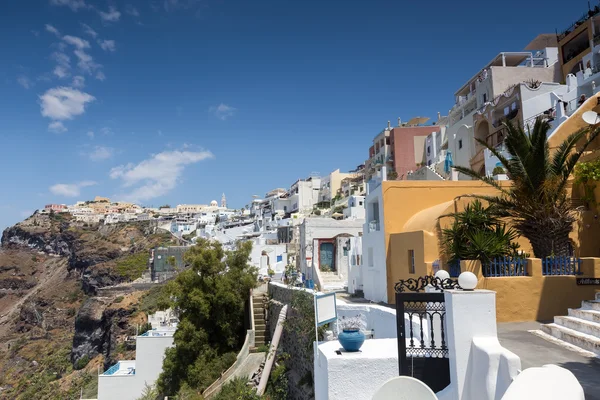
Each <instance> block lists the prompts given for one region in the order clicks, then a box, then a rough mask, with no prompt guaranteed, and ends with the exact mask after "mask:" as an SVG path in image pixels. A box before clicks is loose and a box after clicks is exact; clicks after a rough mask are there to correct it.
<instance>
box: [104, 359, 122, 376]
mask: <svg viewBox="0 0 600 400" xmlns="http://www.w3.org/2000/svg"><path fill="white" fill-rule="evenodd" d="M120 366H121V362H120V361H119V362H118V363H116V364H115V365H113V366H112V367H110V368H109V369H107V370H106V371H105V372H104V374H103V375H113V374H114V373H115V372H117V371H118V370H119V368H120Z"/></svg>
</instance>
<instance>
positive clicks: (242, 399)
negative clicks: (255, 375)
mask: <svg viewBox="0 0 600 400" xmlns="http://www.w3.org/2000/svg"><path fill="white" fill-rule="evenodd" d="M246 383H247V381H246V380H245V379H243V378H235V379H233V380H232V381H230V382H228V383H226V384H225V385H223V387H222V388H221V391H220V392H219V393H217V395H216V396H214V397H213V400H260V396H259V395H257V394H256V392H255V391H254V389H252V388H250V387H248V385H247V384H246Z"/></svg>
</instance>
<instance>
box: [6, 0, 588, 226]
mask: <svg viewBox="0 0 600 400" xmlns="http://www.w3.org/2000/svg"><path fill="white" fill-rule="evenodd" d="M586 10H587V2H586V1H582V0H573V1H571V2H569V7H565V2H558V1H554V0H549V1H544V2H542V1H539V2H528V1H522V0H520V1H516V0H506V1H504V2H503V3H502V6H501V7H498V6H495V7H494V9H493V12H492V11H491V10H487V8H486V3H485V2H484V3H482V2H480V1H477V2H476V1H470V0H468V1H458V2H441V1H434V2H401V1H391V0H390V1H375V0H374V1H343V2H342V1H314V0H307V1H293V2H292V1H281V0H279V1H274V0H254V1H248V0H239V1H234V0H160V1H134V0H132V1H105V0H97V1H92V0H36V1H34V0H5V1H3V2H2V4H1V5H0V48H2V49H3V51H2V61H1V62H0V93H1V94H2V100H0V105H1V107H0V137H1V138H2V150H3V151H2V153H3V154H2V158H1V159H0V169H1V171H2V183H3V185H2V186H3V189H4V190H3V191H2V195H0V228H4V227H6V226H8V225H11V224H13V223H15V222H17V221H19V220H22V219H23V218H24V216H26V215H27V214H29V213H31V212H32V211H33V210H35V209H36V208H40V207H43V205H44V204H47V203H55V202H57V203H66V204H70V203H74V202H75V201H77V200H85V199H91V198H93V197H94V196H95V195H102V196H110V197H111V198H113V199H115V200H118V199H123V200H135V201H137V202H139V203H141V204H144V205H154V206H159V205H161V204H164V203H169V204H171V205H175V204H182V203H207V202H209V201H210V200H212V199H217V200H219V199H220V196H221V193H222V192H225V193H226V195H227V198H228V202H229V205H230V206H231V207H235V208H239V207H242V206H243V205H245V204H246V203H248V201H249V200H250V199H251V196H252V195H253V194H258V195H263V194H264V193H265V192H267V191H268V190H271V189H273V188H275V187H288V186H289V185H290V184H291V183H293V181H294V180H296V179H297V178H300V177H305V176H307V175H308V174H309V173H311V172H313V171H315V172H320V173H321V174H323V175H324V174H326V173H329V172H330V171H332V170H334V169H336V168H341V169H342V170H348V169H352V168H354V167H355V166H356V165H358V164H361V163H362V162H363V161H364V159H365V158H366V156H367V155H368V147H369V144H370V142H371V140H372V138H373V137H374V136H375V135H376V134H377V133H378V132H379V131H380V130H381V129H382V128H383V127H385V124H386V122H387V121H388V120H391V121H396V119H397V118H398V117H401V118H402V119H403V120H408V119H409V118H411V117H414V116H430V117H432V118H433V117H434V116H435V115H437V112H438V111H440V112H442V113H443V114H445V113H446V112H447V110H448V109H450V108H451V107H452V104H453V93H454V91H455V90H456V89H458V88H459V87H460V86H461V85H462V84H463V83H464V82H465V81H466V80H467V79H468V78H470V77H471V76H472V75H473V74H474V73H476V72H477V70H478V69H479V68H481V67H482V66H483V64H485V63H486V62H488V61H489V60H490V59H491V58H492V57H493V56H494V55H495V54H497V53H498V52H500V51H518V50H521V49H522V48H523V47H524V46H526V45H527V43H528V42H529V41H530V40H531V39H533V38H534V37H535V36H536V35H537V34H538V33H544V32H554V29H555V28H564V27H566V26H568V25H569V24H570V23H572V22H573V21H574V20H575V19H576V18H578V17H579V16H580V15H581V14H582V13H583V12H585V11H586Z"/></svg>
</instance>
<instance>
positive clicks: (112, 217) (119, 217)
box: [104, 214, 125, 225]
mask: <svg viewBox="0 0 600 400" xmlns="http://www.w3.org/2000/svg"><path fill="white" fill-rule="evenodd" d="M119 222H125V215H123V214H107V215H106V217H105V218H104V224H105V225H109V224H117V223H119Z"/></svg>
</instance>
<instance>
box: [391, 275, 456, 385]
mask: <svg viewBox="0 0 600 400" xmlns="http://www.w3.org/2000/svg"><path fill="white" fill-rule="evenodd" d="M428 286H430V287H432V288H433V289H437V291H435V292H424V291H425V289H426V287H428ZM458 288H460V286H458V282H457V281H456V280H452V279H443V280H442V279H439V278H435V277H433V276H425V277H420V278H418V279H413V278H411V279H407V280H401V281H399V282H398V283H396V285H395V286H394V289H395V291H396V321H397V327H398V363H399V367H400V375H408V376H412V377H414V378H417V379H419V380H421V381H422V382H424V383H425V384H427V386H429V387H430V388H431V390H433V391H434V392H436V393H437V392H439V391H440V390H442V389H444V388H445V387H446V386H448V385H449V384H450V362H449V360H448V343H447V336H446V307H445V302H444V294H443V293H442V291H443V290H444V289H458ZM420 292H421V293H420Z"/></svg>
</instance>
